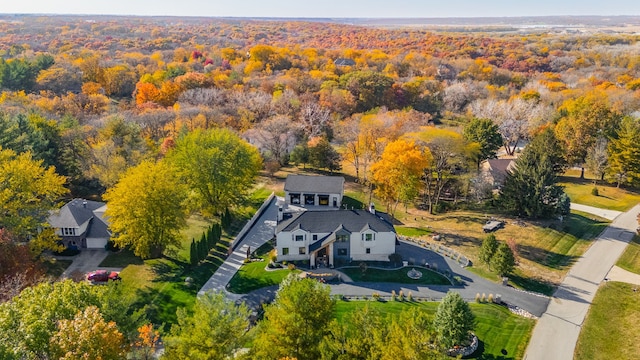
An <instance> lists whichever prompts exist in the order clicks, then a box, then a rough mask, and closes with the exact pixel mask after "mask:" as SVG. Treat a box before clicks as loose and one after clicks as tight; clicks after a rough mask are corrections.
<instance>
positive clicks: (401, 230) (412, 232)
mask: <svg viewBox="0 0 640 360" xmlns="http://www.w3.org/2000/svg"><path fill="white" fill-rule="evenodd" d="M396 233H397V234H398V235H404V236H409V237H420V236H426V235H430V234H432V233H433V231H431V230H430V229H423V228H419V227H407V226H396Z"/></svg>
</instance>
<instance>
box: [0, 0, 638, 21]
mask: <svg viewBox="0 0 640 360" xmlns="http://www.w3.org/2000/svg"><path fill="white" fill-rule="evenodd" d="M0 13H47V14H118V15H175V16H236V17H243V16H246V17H334V18H344V17H347V18H352V17H482V16H545V15H640V0H598V1H595V0H526V1H522V0H509V1H507V0H319V1H305V0H224V1H222V0H2V5H1V6H0Z"/></svg>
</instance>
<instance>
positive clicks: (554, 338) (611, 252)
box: [524, 205, 640, 360]
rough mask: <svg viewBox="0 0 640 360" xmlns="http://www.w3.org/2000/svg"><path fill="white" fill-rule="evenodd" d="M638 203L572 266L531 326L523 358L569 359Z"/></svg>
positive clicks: (627, 235)
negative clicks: (529, 337)
mask: <svg viewBox="0 0 640 360" xmlns="http://www.w3.org/2000/svg"><path fill="white" fill-rule="evenodd" d="M638 212H640V205H636V206H635V207H634V208H633V209H631V210H630V211H628V212H626V213H623V214H622V215H619V216H618V217H617V218H616V219H615V220H614V221H613V222H612V223H611V224H610V225H609V227H607V228H606V229H605V231H603V232H602V234H600V236H599V237H598V238H597V239H596V240H595V241H594V243H593V245H591V247H590V248H589V250H587V251H586V252H585V253H584V255H583V256H582V257H581V258H580V259H579V260H578V261H577V262H576V264H575V265H574V266H573V267H572V268H571V270H570V271H569V273H568V274H567V276H566V277H565V279H564V281H563V282H562V284H561V285H560V286H559V287H558V289H557V290H556V292H555V294H554V295H553V297H552V299H551V302H550V303H549V307H548V309H547V311H546V312H545V313H544V315H543V316H542V317H541V318H540V320H539V321H538V323H537V324H536V327H535V328H534V331H533V335H532V337H531V341H530V342H529V346H528V348H527V352H526V353H525V356H524V359H525V360H570V359H573V353H574V349H575V346H576V342H577V340H578V336H579V335H580V329H581V327H582V323H583V321H584V318H585V316H586V314H587V311H588V310H589V306H590V305H591V301H593V297H594V296H595V293H596V291H597V290H598V287H599V285H600V283H601V282H602V281H603V279H604V278H605V276H606V275H607V273H608V272H609V270H610V269H611V267H612V266H613V265H614V264H615V262H616V261H617V260H618V258H619V257H620V255H621V254H622V252H623V251H624V249H625V247H626V246H627V244H628V242H629V241H630V240H631V239H632V238H633V235H634V231H635V228H636V226H637V222H636V216H637V214H638Z"/></svg>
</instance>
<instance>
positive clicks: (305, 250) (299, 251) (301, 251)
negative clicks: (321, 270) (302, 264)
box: [298, 246, 307, 255]
mask: <svg viewBox="0 0 640 360" xmlns="http://www.w3.org/2000/svg"><path fill="white" fill-rule="evenodd" d="M306 253H307V248H306V247H304V246H301V247H299V248H298V254H300V255H304V254H306Z"/></svg>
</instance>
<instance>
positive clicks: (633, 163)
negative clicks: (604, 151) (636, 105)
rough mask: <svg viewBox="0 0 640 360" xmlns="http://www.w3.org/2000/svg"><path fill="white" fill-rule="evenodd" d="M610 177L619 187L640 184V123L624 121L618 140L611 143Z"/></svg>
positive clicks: (630, 120)
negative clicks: (627, 184) (625, 184)
mask: <svg viewBox="0 0 640 360" xmlns="http://www.w3.org/2000/svg"><path fill="white" fill-rule="evenodd" d="M607 174H608V175H609V177H611V178H612V179H614V180H615V181H616V183H617V186H618V187H620V184H622V183H627V182H628V183H632V184H633V183H636V184H637V183H640V121H639V120H638V119H634V118H631V117H626V118H624V119H623V121H622V124H621V126H620V130H618V132H617V138H616V139H613V140H611V142H610V143H609V169H608V171H607Z"/></svg>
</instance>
